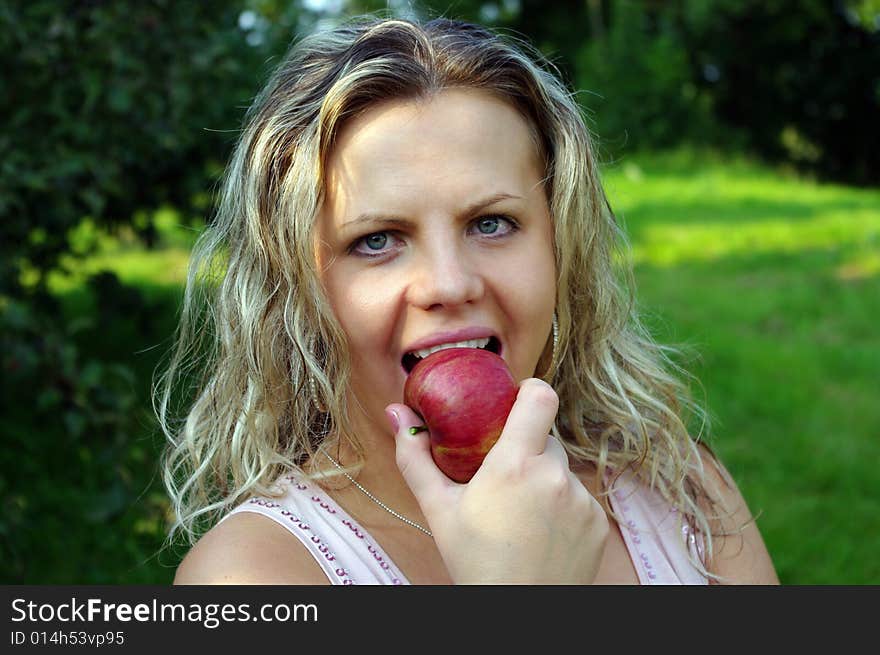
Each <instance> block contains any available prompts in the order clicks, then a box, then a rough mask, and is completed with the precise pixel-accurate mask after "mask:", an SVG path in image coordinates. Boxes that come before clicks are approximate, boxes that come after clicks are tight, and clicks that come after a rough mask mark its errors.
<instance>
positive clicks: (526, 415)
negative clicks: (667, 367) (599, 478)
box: [388, 378, 608, 584]
mask: <svg viewBox="0 0 880 655" xmlns="http://www.w3.org/2000/svg"><path fill="white" fill-rule="evenodd" d="M388 409H392V410H394V411H395V412H396V413H397V415H398V417H399V418H400V425H399V429H398V432H397V436H396V439H397V465H398V467H399V468H400V470H401V473H402V474H403V477H404V479H405V480H406V482H407V484H408V485H409V487H410V489H411V490H412V492H413V494H414V495H415V496H416V499H417V500H418V501H419V504H420V506H421V508H422V512H423V513H424V515H425V517H426V518H427V519H428V523H429V525H430V526H431V531H432V532H433V534H434V539H435V542H436V544H437V547H438V548H439V550H440V553H441V555H442V556H443V561H444V563H445V564H446V567H447V569H448V571H449V574H450V575H451V576H452V579H453V581H454V582H455V583H456V584H504V583H519V584H589V583H591V582H592V581H593V579H594V578H595V577H596V572H597V570H598V568H599V562H600V560H601V558H602V553H603V551H604V548H605V539H606V537H607V534H608V520H607V518H606V516H605V512H604V510H603V509H602V507H601V506H600V505H599V503H598V501H597V500H596V499H595V498H593V496H592V495H590V493H589V492H588V491H587V490H586V489H585V488H584V486H583V484H582V483H581V482H580V480H578V478H577V477H576V476H575V475H574V474H573V473H572V472H571V470H570V469H569V464H568V456H567V454H566V452H565V450H564V449H563V447H562V445H561V444H560V443H559V442H558V441H557V440H556V439H555V438H552V437H551V436H550V429H551V427H552V425H553V421H554V419H555V418H556V412H557V411H558V409H559V398H558V396H557V395H556V392H555V391H554V390H553V388H552V387H551V386H550V385H548V384H547V383H545V382H543V381H542V380H538V379H536V378H529V379H526V380H524V381H523V382H521V383H520V388H519V394H518V396H517V399H516V402H515V403H514V405H513V408H512V409H511V412H510V416H509V417H508V419H507V423H506V424H505V426H504V431H503V432H502V433H501V437H500V438H499V439H498V441H497V442H496V443H495V446H493V448H492V450H490V451H489V454H488V455H487V456H486V458H485V460H483V464H482V466H481V467H480V469H479V470H478V471H477V473H476V475H474V477H473V478H472V479H471V480H470V482H468V483H467V484H458V483H456V482H454V481H452V480H450V479H449V478H448V477H446V475H444V474H443V472H442V471H441V470H440V469H439V468H437V466H436V464H435V463H434V461H433V459H432V458H431V451H430V445H429V437H428V435H427V433H424V432H422V433H419V434H417V435H415V436H413V435H410V434H409V428H410V427H412V426H416V425H421V424H422V421H421V420H419V418H418V416H417V415H416V414H415V412H413V411H412V410H411V409H410V408H409V407H407V406H406V405H401V404H394V405H391V406H389V407H388Z"/></svg>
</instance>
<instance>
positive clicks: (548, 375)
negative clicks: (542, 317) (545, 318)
mask: <svg viewBox="0 0 880 655" xmlns="http://www.w3.org/2000/svg"><path fill="white" fill-rule="evenodd" d="M558 346H559V321H558V320H557V319H556V312H555V311H554V312H553V350H552V351H551V353H550V365H549V366H548V367H547V370H546V371H545V372H544V376H543V378H542V379H543V380H544V381H545V382H547V383H548V384H549V383H550V381H551V380H552V379H553V376H554V375H555V374H556V366H557V361H556V359H557V357H558V350H559V349H558Z"/></svg>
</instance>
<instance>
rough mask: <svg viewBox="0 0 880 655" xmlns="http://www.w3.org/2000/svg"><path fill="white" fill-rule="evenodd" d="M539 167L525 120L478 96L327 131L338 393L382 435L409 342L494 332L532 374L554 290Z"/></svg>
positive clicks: (375, 113) (329, 280) (326, 255)
mask: <svg viewBox="0 0 880 655" xmlns="http://www.w3.org/2000/svg"><path fill="white" fill-rule="evenodd" d="M543 175H544V171H543V167H542V163H541V161H540V158H539V155H538V151H537V148H536V145H535V143H534V141H533V140H532V138H531V136H530V131H529V127H528V125H527V123H526V121H525V120H524V119H523V118H522V116H521V115H520V114H519V113H518V112H517V111H516V110H515V109H514V108H513V107H511V106H510V105H508V104H506V103H505V102H503V101H501V100H499V99H496V98H495V97H494V96H492V95H489V94H488V93H485V92H482V91H479V90H473V89H468V90H464V89H453V90H446V91H443V92H441V93H439V94H437V95H435V96H434V97H432V98H431V99H430V100H407V101H402V100H401V101H388V102H385V103H383V104H380V105H378V106H376V107H374V108H372V109H371V110H369V111H368V112H367V113H365V114H363V115H361V116H359V117H358V118H356V119H354V120H352V121H351V122H350V123H348V124H347V125H346V126H345V127H344V128H343V130H342V131H341V133H340V134H339V138H338V139H337V141H336V145H335V147H334V150H333V152H332V153H331V157H330V160H329V162H328V170H327V186H326V189H325V192H326V195H325V203H324V206H323V208H322V212H321V215H320V216H319V221H318V226H317V233H316V234H317V237H318V239H319V240H318V242H317V243H316V247H317V250H316V252H318V265H319V270H320V271H321V276H322V282H323V284H324V286H325V289H326V293H327V294H328V297H329V300H330V303H331V305H332V308H333V311H334V312H335V315H336V317H337V319H338V320H339V322H340V323H341V325H342V327H343V329H344V330H345V333H346V335H347V336H348V340H349V346H350V350H351V355H352V362H351V364H352V387H351V389H349V392H348V393H349V399H350V400H352V401H354V400H356V403H355V405H352V406H357V405H360V406H361V407H362V408H363V410H364V411H365V412H366V417H367V418H368V419H369V420H371V422H375V423H376V425H377V426H381V428H382V429H383V430H384V431H386V432H387V429H388V428H387V425H386V423H385V419H384V414H383V411H384V408H385V407H386V406H387V405H388V404H390V403H395V402H403V386H404V382H405V381H406V377H407V368H408V367H409V365H410V364H411V363H412V362H413V361H414V360H413V358H412V357H405V356H406V355H407V353H411V352H412V351H413V350H417V349H423V348H426V347H430V346H433V345H438V344H441V343H449V342H457V341H462V340H468V339H478V338H482V339H483V340H485V338H488V337H494V339H493V340H492V341H491V342H490V344H489V347H491V348H495V349H499V347H500V354H501V356H502V357H503V358H504V359H505V360H506V362H507V364H508V366H509V367H510V369H511V371H512V372H513V375H514V377H515V378H516V379H517V381H520V380H523V379H525V378H527V377H532V376H536V375H541V374H542V373H543V370H541V371H536V366H537V364H538V361H539V359H540V358H541V354H542V352H543V351H544V349H545V346H547V344H548V336H549V335H550V331H551V325H552V318H553V310H554V306H555V297H556V288H555V273H556V271H555V263H554V251H553V229H552V225H551V220H550V211H549V207H548V202H547V197H546V194H545V190H544V185H543V184H542V178H543ZM542 365H543V362H542Z"/></svg>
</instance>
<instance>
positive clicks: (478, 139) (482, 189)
mask: <svg viewBox="0 0 880 655" xmlns="http://www.w3.org/2000/svg"><path fill="white" fill-rule="evenodd" d="M327 163H328V166H327V170H326V180H325V182H326V188H325V192H326V200H327V205H328V207H327V209H329V210H330V212H331V213H332V214H333V215H334V216H335V217H336V218H337V219H342V218H344V217H346V216H350V215H351V214H353V213H356V212H358V211H366V210H375V209H382V210H389V211H395V212H414V213H418V212H419V211H421V210H423V209H424V208H425V206H426V205H429V206H431V207H442V206H445V205H446V204H454V203H458V202H467V201H468V200H473V197H472V196H474V195H477V194H482V195H485V194H487V193H488V194H491V193H496V192H499V191H503V192H507V193H512V194H517V195H525V194H527V193H530V192H531V191H533V190H534V188H535V187H537V186H540V183H541V179H542V177H543V164H542V160H541V157H540V153H539V149H538V147H537V144H536V141H535V138H534V136H533V133H532V130H531V128H530V125H529V123H528V122H527V121H526V119H525V118H524V117H523V116H522V115H521V114H520V112H519V111H518V110H517V109H516V108H514V107H513V106H512V105H511V104H510V103H508V102H506V101H504V100H501V99H500V98H498V97H496V96H494V95H492V94H490V93H487V92H484V91H481V90H475V89H447V90H444V91H441V92H439V93H437V94H435V95H433V96H431V97H429V98H420V99H408V100H394V101H387V102H384V103H381V104H379V105H377V106H375V107H373V108H371V109H370V110H368V111H367V112H365V113H364V114H362V115H360V116H359V117H357V118H356V119H353V120H352V121H351V122H349V123H348V124H347V125H345V126H344V127H343V129H342V130H341V132H340V133H339V135H338V137H337V140H336V143H335V145H334V147H333V149H332V151H331V153H330V156H329V158H328V162H327ZM389 203H390V204H392V205H396V206H393V207H390V206H386V205H388V204H389ZM376 205H379V207H377V206H376Z"/></svg>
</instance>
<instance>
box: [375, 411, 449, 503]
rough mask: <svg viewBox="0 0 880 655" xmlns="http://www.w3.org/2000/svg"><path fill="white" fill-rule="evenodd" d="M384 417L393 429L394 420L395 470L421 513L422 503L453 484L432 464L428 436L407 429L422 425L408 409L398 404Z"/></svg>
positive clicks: (423, 432)
mask: <svg viewBox="0 0 880 655" xmlns="http://www.w3.org/2000/svg"><path fill="white" fill-rule="evenodd" d="M385 413H386V414H387V415H388V418H389V421H390V422H391V427H392V429H393V428H394V427H395V425H394V421H395V419H396V420H397V430H396V432H395V435H394V439H395V443H396V446H397V451H396V457H397V468H399V469H400V473H401V474H402V475H403V479H404V480H405V481H406V484H407V485H408V486H409V488H410V490H411V491H412V492H413V495H414V496H415V497H416V500H418V501H419V504H420V505H421V506H422V511H424V510H425V505H426V503H425V501H430V499H432V498H434V499H436V498H437V497H438V496H439V494H442V493H443V492H444V490H445V489H446V488H447V487H448V486H449V485H450V484H453V483H452V481H451V480H450V479H449V478H447V477H446V476H445V475H444V474H443V471H441V470H440V469H439V468H437V465H436V464H435V463H434V458H433V457H431V442H430V437H429V436H428V433H427V432H426V431H421V432H416V433H415V434H412V433H411V431H410V428H413V427H420V426H422V425H424V421H422V420H421V419H420V418H419V416H418V415H417V414H416V413H415V412H414V411H413V410H411V409H410V408H409V407H408V406H407V405H403V404H400V403H394V404H391V405H388V406H387V407H386V408H385Z"/></svg>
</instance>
